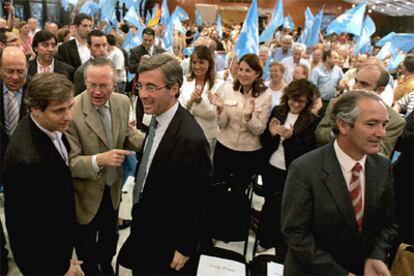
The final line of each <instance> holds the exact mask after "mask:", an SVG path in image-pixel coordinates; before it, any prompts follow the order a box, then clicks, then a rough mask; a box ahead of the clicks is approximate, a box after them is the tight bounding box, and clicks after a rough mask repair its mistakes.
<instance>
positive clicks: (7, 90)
mask: <svg viewBox="0 0 414 276" xmlns="http://www.w3.org/2000/svg"><path fill="white" fill-rule="evenodd" d="M9 91H14V90H10V89H9V88H7V86H6V84H5V83H4V82H3V94H4V95H7V93H8V92H9ZM14 92H16V93H23V87H21V88H20V89H19V90H17V91H14Z"/></svg>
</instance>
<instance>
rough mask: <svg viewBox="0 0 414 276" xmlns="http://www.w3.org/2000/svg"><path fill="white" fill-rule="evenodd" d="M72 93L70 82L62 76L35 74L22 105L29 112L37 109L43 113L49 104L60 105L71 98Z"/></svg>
mask: <svg viewBox="0 0 414 276" xmlns="http://www.w3.org/2000/svg"><path fill="white" fill-rule="evenodd" d="M74 91H75V88H74V87H73V84H72V82H71V81H69V80H68V79H67V77H66V76H65V75H63V74H58V73H42V74H36V75H35V76H34V77H33V79H32V80H31V82H30V84H29V87H28V89H27V93H26V94H25V96H24V103H25V104H26V107H27V108H28V109H29V110H30V109H31V108H37V109H40V110H41V111H45V109H46V108H47V107H48V106H49V104H51V103H55V102H58V103H60V102H64V101H67V100H69V99H70V98H72V97H73V93H74Z"/></svg>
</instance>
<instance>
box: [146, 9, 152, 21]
mask: <svg viewBox="0 0 414 276" xmlns="http://www.w3.org/2000/svg"><path fill="white" fill-rule="evenodd" d="M150 20H151V13H150V11H149V10H147V16H146V17H145V24H148V21H150Z"/></svg>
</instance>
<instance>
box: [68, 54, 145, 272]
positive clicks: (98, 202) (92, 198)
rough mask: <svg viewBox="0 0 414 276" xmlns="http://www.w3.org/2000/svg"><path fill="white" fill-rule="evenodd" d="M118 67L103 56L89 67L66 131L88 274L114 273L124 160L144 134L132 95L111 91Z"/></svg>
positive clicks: (80, 248)
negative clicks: (135, 121) (134, 119)
mask: <svg viewBox="0 0 414 276" xmlns="http://www.w3.org/2000/svg"><path fill="white" fill-rule="evenodd" d="M116 83H117V73H116V69H115V67H114V65H113V64H112V62H111V61H110V60H108V59H105V58H96V59H92V60H90V62H89V63H88V64H87V65H86V67H85V84H86V91H84V92H82V93H81V94H79V95H78V96H76V97H75V105H74V108H73V121H72V122H71V124H70V126H69V129H68V132H67V137H68V140H69V144H70V146H71V151H70V155H69V156H70V168H71V171H72V177H73V184H74V189H75V203H76V216H77V223H78V225H77V233H76V234H77V236H76V252H77V254H78V257H79V259H81V260H83V264H82V270H83V271H84V272H85V273H86V274H87V275H88V274H90V275H98V274H103V275H114V270H113V268H112V266H111V261H112V258H113V256H114V255H115V252H116V245H117V242H118V233H117V219H118V207H119V202H120V197H121V189H120V182H121V166H122V162H123V160H124V158H125V156H126V155H129V154H131V151H128V150H124V149H131V150H134V151H139V150H140V149H141V144H142V141H143V134H142V133H141V132H139V131H138V130H136V129H135V128H134V127H133V126H132V125H130V124H129V122H128V121H129V106H130V103H129V99H128V97H127V96H125V95H122V94H118V93H113V90H114V86H115V84H116Z"/></svg>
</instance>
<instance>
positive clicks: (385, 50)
mask: <svg viewBox="0 0 414 276" xmlns="http://www.w3.org/2000/svg"><path fill="white" fill-rule="evenodd" d="M397 53H398V49H396V48H394V47H393V46H392V44H391V41H388V42H386V43H385V44H384V46H382V48H381V50H380V51H379V52H378V54H377V55H376V56H375V57H376V58H377V59H379V60H384V59H386V58H388V57H389V56H391V55H393V56H394V55H396V54H397Z"/></svg>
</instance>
